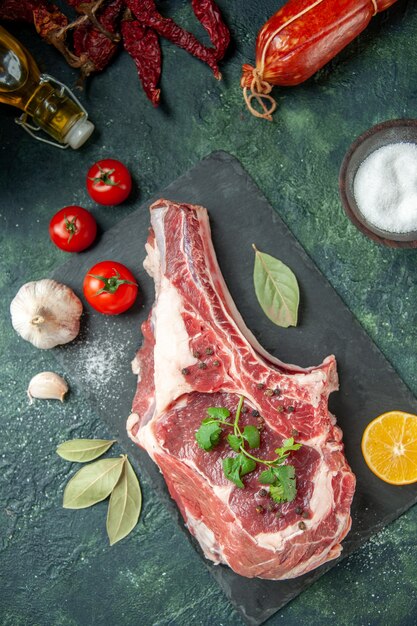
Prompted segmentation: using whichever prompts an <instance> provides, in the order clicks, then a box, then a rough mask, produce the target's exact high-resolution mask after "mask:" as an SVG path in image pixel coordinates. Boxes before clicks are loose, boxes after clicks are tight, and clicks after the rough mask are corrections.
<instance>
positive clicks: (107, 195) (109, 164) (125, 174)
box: [87, 159, 132, 206]
mask: <svg viewBox="0 0 417 626" xmlns="http://www.w3.org/2000/svg"><path fill="white" fill-rule="evenodd" d="M131 189H132V178H131V176H130V173H129V170H128V169H127V167H126V166H125V165H123V163H120V161H116V159H103V160H102V161H97V163H94V165H93V166H92V167H90V169H89V170H88V174H87V191H88V193H89V194H90V196H91V197H92V199H93V200H94V202H97V203H98V204H104V205H106V206H111V205H115V204H120V203H121V202H124V201H125V200H126V198H127V197H128V195H129V194H130V190H131Z"/></svg>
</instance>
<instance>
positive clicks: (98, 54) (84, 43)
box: [73, 0, 123, 79]
mask: <svg viewBox="0 0 417 626" xmlns="http://www.w3.org/2000/svg"><path fill="white" fill-rule="evenodd" d="M122 6H123V0H113V1H112V2H110V4H108V5H107V6H106V8H105V9H104V10H103V11H102V13H101V14H100V15H99V16H98V20H99V22H100V24H101V25H102V26H103V28H104V29H105V30H106V31H109V32H110V33H116V31H117V26H118V20H119V17H120V13H121V10H122ZM73 41H74V49H75V53H76V54H77V56H79V57H83V58H84V59H85V60H84V63H83V64H82V66H81V76H82V79H83V78H85V77H87V76H89V75H90V74H92V73H93V72H100V71H101V70H103V69H104V68H105V67H106V66H107V65H108V64H109V63H110V61H111V59H112V58H113V56H114V55H115V53H116V51H117V43H116V42H114V41H111V40H110V39H109V38H108V37H107V36H106V35H105V34H104V33H103V32H101V31H98V30H97V28H96V27H95V26H93V25H92V24H91V23H83V24H81V25H80V26H78V27H77V28H76V29H75V30H74V37H73Z"/></svg>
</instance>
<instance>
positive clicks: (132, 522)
mask: <svg viewBox="0 0 417 626" xmlns="http://www.w3.org/2000/svg"><path fill="white" fill-rule="evenodd" d="M141 508H142V493H141V490H140V485H139V481H138V479H137V476H136V474H135V472H134V470H133V467H132V466H131V464H130V463H129V461H128V460H127V459H126V462H125V464H124V466H123V471H122V474H121V476H120V478H119V480H118V482H117V484H116V486H115V488H114V489H113V491H112V493H111V496H110V501H109V508H108V512H107V524H106V527H107V534H108V536H109V540H110V545H111V546H112V545H113V544H115V543H116V542H117V541H120V539H123V537H126V536H127V535H128V534H129V533H130V531H131V530H132V529H133V528H134V527H135V526H136V524H137V522H138V519H139V515H140V511H141Z"/></svg>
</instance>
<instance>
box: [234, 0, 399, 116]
mask: <svg viewBox="0 0 417 626" xmlns="http://www.w3.org/2000/svg"><path fill="white" fill-rule="evenodd" d="M394 2H396V0H289V2H287V3H286V4H285V5H284V6H283V7H282V8H281V9H280V10H279V11H277V12H276V13H275V14H274V15H273V16H272V17H271V18H270V19H269V20H268V21H267V22H266V23H265V24H264V26H263V27H262V28H261V30H260V31H259V33H258V37H257V40H256V67H252V66H251V65H248V64H245V65H243V68H242V78H241V86H242V88H243V95H244V98H245V101H246V104H247V106H248V109H249V110H250V112H251V113H252V114H253V115H255V116H256V117H261V118H264V119H267V120H272V113H273V112H274V111H275V108H276V102H275V100H274V98H273V97H272V96H271V95H270V92H271V89H272V86H273V85H282V86H292V85H298V84H299V83H302V82H303V81H305V80H307V79H308V78H310V76H312V75H313V74H314V73H315V72H317V70H319V69H320V68H321V67H323V65H325V64H326V63H327V62H328V61H330V59H332V58H333V57H334V56H335V55H336V54H338V53H339V52H340V51H341V50H342V49H343V48H344V47H345V46H347V45H348V44H349V43H350V42H351V41H352V40H353V39H355V37H357V36H358V35H359V33H361V32H362V31H363V30H364V29H365V28H366V26H367V25H368V24H369V22H370V21H371V19H372V17H373V16H374V15H375V14H376V13H378V12H380V11H384V10H385V9H387V8H388V7H389V6H391V5H392V4H394ZM254 100H256V101H257V102H258V104H259V105H260V108H261V110H260V111H259V110H257V109H255V108H254V106H253V101H254Z"/></svg>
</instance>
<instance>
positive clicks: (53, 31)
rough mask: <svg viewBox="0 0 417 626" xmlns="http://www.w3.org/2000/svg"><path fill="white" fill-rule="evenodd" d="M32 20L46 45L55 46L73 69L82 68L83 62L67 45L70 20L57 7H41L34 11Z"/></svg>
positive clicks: (49, 5)
mask: <svg viewBox="0 0 417 626" xmlns="http://www.w3.org/2000/svg"><path fill="white" fill-rule="evenodd" d="M32 20H33V23H34V25H35V28H36V31H37V33H38V34H39V35H40V36H41V37H42V39H43V40H44V41H46V43H48V44H50V45H51V46H54V48H56V49H57V50H58V51H59V52H60V53H61V54H62V55H63V56H64V58H65V60H66V61H67V63H68V65H70V66H71V67H80V65H81V63H82V61H81V60H80V59H79V58H78V57H77V56H75V55H74V54H73V53H72V52H71V50H69V48H68V46H67V45H66V31H67V29H68V18H67V16H66V15H64V14H63V13H62V12H61V11H60V10H59V9H58V7H57V6H55V5H54V4H48V6H43V5H40V6H38V7H36V8H34V9H33V11H32Z"/></svg>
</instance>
